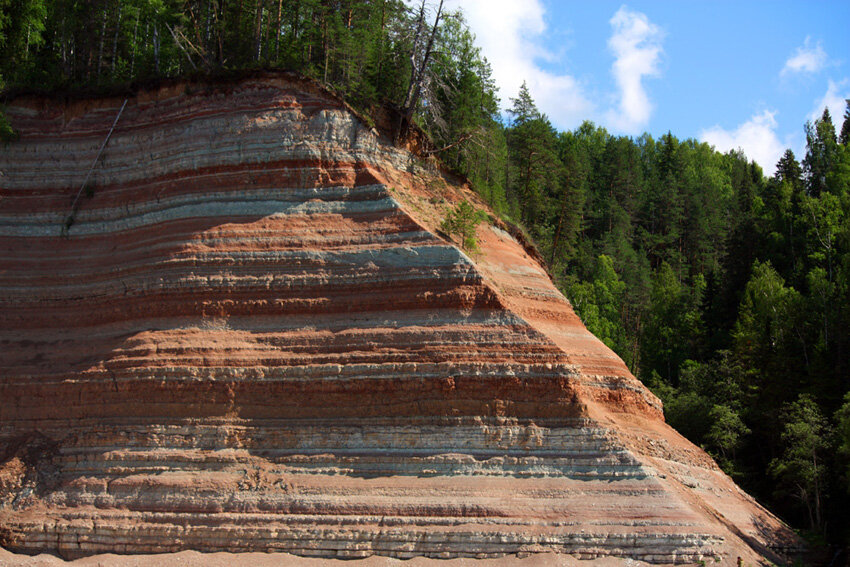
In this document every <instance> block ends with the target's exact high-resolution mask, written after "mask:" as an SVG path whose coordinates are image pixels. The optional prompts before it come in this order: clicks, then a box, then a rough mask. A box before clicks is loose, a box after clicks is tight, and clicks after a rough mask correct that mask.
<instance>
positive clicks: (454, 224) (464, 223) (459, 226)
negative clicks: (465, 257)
mask: <svg viewBox="0 0 850 567" xmlns="http://www.w3.org/2000/svg"><path fill="white" fill-rule="evenodd" d="M484 218H485V215H484V212H483V211H481V210H479V209H476V208H475V207H473V206H472V205H471V204H470V203H469V201H467V200H465V199H464V200H463V201H461V202H460V203H458V204H457V205H456V206H455V207H454V208H453V209H452V210H451V211H449V213H448V214H447V215H446V218H445V219H444V220H443V222H442V224H441V225H440V228H441V229H442V230H443V232H445V233H446V234H448V235H449V236H453V235H457V236H458V237H460V242H461V246H463V247H464V248H465V249H466V250H469V251H475V250H477V249H478V241H477V240H476V238H475V229H476V227H478V224H479V223H480V222H481V221H483V220H484Z"/></svg>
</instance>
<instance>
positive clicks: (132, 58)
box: [130, 9, 142, 78]
mask: <svg viewBox="0 0 850 567" xmlns="http://www.w3.org/2000/svg"><path fill="white" fill-rule="evenodd" d="M141 16H142V11H141V9H140V10H139V11H138V12H137V13H136V23H135V24H134V25H133V52H132V54H131V55H130V78H133V73H134V72H135V69H136V32H138V31H139V18H141Z"/></svg>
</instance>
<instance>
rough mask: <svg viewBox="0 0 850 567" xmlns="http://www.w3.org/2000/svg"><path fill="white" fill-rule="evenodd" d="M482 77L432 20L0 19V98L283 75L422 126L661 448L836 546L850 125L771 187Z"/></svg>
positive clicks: (823, 121)
mask: <svg viewBox="0 0 850 567" xmlns="http://www.w3.org/2000/svg"><path fill="white" fill-rule="evenodd" d="M483 55H484V54H481V53H480V52H479V50H478V49H477V48H475V46H474V43H473V37H472V36H471V34H470V33H469V31H468V29H467V28H466V26H465V24H464V22H463V18H462V15H461V14H460V13H456V12H447V11H445V10H444V9H443V7H442V5H441V4H440V3H439V0H432V1H431V2H430V3H428V4H424V3H423V4H421V5H416V6H414V7H411V8H408V7H407V6H406V4H405V3H403V2H401V1H400V0H189V1H176V0H99V1H98V0H91V1H87V2H80V1H73V0H54V1H48V0H0V89H2V88H6V89H8V88H16V87H17V88H23V89H34V88H37V89H69V88H80V87H82V88H86V89H90V90H91V89H99V88H109V87H110V86H114V85H123V84H127V83H129V82H132V81H140V80H147V79H157V78H160V77H169V76H185V75H192V74H195V73H198V74H204V73H210V72H218V71H222V70H224V71H227V70H238V69H249V68H270V67H277V68H285V69H291V70H296V71H299V72H301V73H304V74H306V75H308V76H311V77H313V78H315V79H317V80H319V81H322V82H324V83H325V84H328V85H329V86H331V87H332V88H333V89H334V90H335V91H337V92H339V93H340V94H341V95H343V96H344V97H345V98H346V99H347V100H348V101H349V102H350V103H351V104H353V105H354V106H355V107H357V108H359V109H361V110H364V111H366V112H368V111H369V110H370V109H372V108H376V107H379V106H389V107H391V108H393V109H394V110H395V111H396V112H395V114H396V115H397V116H398V117H399V121H398V124H397V129H396V132H395V135H403V134H404V130H405V125H406V123H408V122H415V123H417V124H418V125H419V126H420V127H422V128H423V129H425V131H426V132H428V134H429V135H430V136H431V138H432V140H433V142H434V148H435V152H436V153H438V154H439V155H440V157H441V159H442V160H443V161H444V162H445V163H446V164H448V165H450V166H451V167H453V168H454V169H456V170H457V171H459V172H461V173H463V174H464V175H466V176H467V177H468V178H469V179H470V180H471V182H472V183H473V185H474V186H475V188H476V189H477V190H478V192H479V193H480V194H481V195H482V197H483V198H484V199H485V200H487V201H488V202H489V203H490V204H491V205H492V206H493V208H494V209H495V210H496V211H497V212H498V213H499V214H501V215H502V216H503V217H505V219H506V220H509V221H511V222H514V223H515V224H517V225H520V226H521V227H522V228H523V229H524V230H525V231H526V232H527V233H528V234H529V235H530V236H531V237H532V238H533V240H534V241H535V242H536V243H537V246H538V247H539V249H540V252H541V253H542V255H543V256H544V257H545V258H546V260H547V261H548V263H549V267H550V270H551V273H552V274H553V277H554V278H555V280H556V283H557V284H558V285H559V286H560V287H561V289H562V290H564V292H565V293H566V295H567V296H568V297H569V298H570V299H571V300H572V302H573V304H574V305H575V307H576V309H577V311H578V312H579V313H580V314H581V316H582V318H583V320H584V321H585V323H586V324H587V326H588V327H589V328H590V330H591V331H592V332H594V333H595V334H596V335H597V336H598V337H600V338H601V339H602V340H603V341H605V343H606V344H608V345H609V346H611V348H613V349H614V350H615V351H616V352H617V353H618V354H619V355H620V356H622V357H623V359H624V360H625V361H626V363H627V364H628V365H629V367H630V368H631V369H632V371H633V372H634V373H635V374H636V375H637V376H638V377H639V378H640V379H641V380H643V381H644V383H646V384H647V385H649V386H650V387H651V388H652V389H653V390H654V391H655V392H656V393H657V394H658V395H659V396H660V397H661V398H662V399H663V401H664V403H665V412H666V415H667V419H668V420H669V422H670V423H671V424H672V425H673V426H674V427H676V428H677V429H679V431H681V432H682V433H683V434H685V435H686V436H688V437H689V438H690V439H691V440H693V441H694V442H695V443H697V444H699V445H701V446H703V447H704V448H706V450H708V451H709V452H710V453H711V454H712V455H714V456H715V457H716V458H717V460H718V462H719V463H720V464H721V466H723V468H724V469H725V470H726V471H727V472H729V473H730V474H732V475H733V476H734V477H735V478H736V480H737V481H738V482H739V483H741V484H742V485H743V486H744V487H745V488H746V489H747V490H748V491H750V492H752V493H753V494H755V495H756V496H758V497H759V498H760V499H761V500H762V501H763V502H765V503H767V504H768V505H769V506H770V507H771V508H772V509H773V510H775V511H776V512H777V513H779V514H780V515H781V516H783V517H784V518H785V519H787V520H788V521H790V522H791V523H792V524H793V525H795V526H797V527H799V528H801V529H805V530H808V531H809V532H810V533H812V534H815V535H816V536H819V537H826V538H827V539H828V540H831V541H841V542H845V543H847V542H850V523H848V519H847V518H848V516H847V514H846V510H847V508H848V506H850V488H848V487H850V397H848V391H850V147H848V143H850V141H848V138H850V106H848V112H847V113H846V114H845V116H843V117H838V118H837V120H836V121H835V122H834V121H833V117H830V116H829V115H828V114H827V113H824V115H823V116H822V117H821V118H820V119H819V120H817V121H815V123H814V124H808V125H806V126H805V129H806V137H807V145H806V152H805V155H803V156H799V158H798V157H797V156H794V155H793V153H791V151H790V150H789V151H788V152H786V154H785V155H784V156H783V158H782V159H781V160H780V162H779V164H777V170H776V173H775V175H773V176H772V177H765V175H764V172H763V170H762V169H761V168H760V167H759V166H758V165H756V164H755V163H753V162H749V161H748V160H747V158H746V157H745V156H744V155H743V154H741V153H735V152H732V153H728V154H721V153H718V152H716V151H714V150H713V149H712V148H711V147H709V146H707V145H706V144H703V143H699V142H697V141H695V140H679V139H677V138H676V137H675V136H673V135H672V134H669V133H668V134H666V135H664V136H662V137H661V138H660V139H658V140H656V139H653V138H652V137H651V136H649V135H646V134H645V135H643V136H641V137H639V138H637V139H634V138H628V137H617V136H612V135H611V134H609V133H608V132H606V131H605V130H604V129H601V128H598V127H596V126H594V125H593V124H591V123H585V124H582V125H581V126H580V127H579V128H577V129H576V130H573V131H571V132H558V131H556V130H555V129H554V128H553V127H552V125H551V124H550V122H549V120H548V119H547V118H546V116H544V115H542V114H541V113H540V112H539V111H538V109H537V108H536V106H535V103H534V101H533V100H532V98H531V96H530V95H529V93H528V90H527V89H525V88H523V89H522V90H521V91H520V93H519V94H518V96H517V98H515V99H511V104H510V106H511V109H510V111H509V116H508V119H507V120H502V118H501V116H500V114H499V100H498V96H497V92H496V88H495V86H494V84H493V81H492V79H491V73H490V67H489V65H488V64H487V62H486V59H485V58H484V56H483ZM0 134H3V135H4V136H5V137H9V136H10V135H12V133H11V132H10V130H9V128H8V125H7V124H5V122H4V121H3V120H2V114H0ZM764 165H765V166H768V165H771V166H772V165H774V164H764Z"/></svg>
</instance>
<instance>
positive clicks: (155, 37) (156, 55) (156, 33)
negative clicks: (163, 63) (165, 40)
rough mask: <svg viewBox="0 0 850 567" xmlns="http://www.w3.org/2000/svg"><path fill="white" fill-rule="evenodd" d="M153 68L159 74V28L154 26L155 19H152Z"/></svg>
mask: <svg viewBox="0 0 850 567" xmlns="http://www.w3.org/2000/svg"><path fill="white" fill-rule="evenodd" d="M153 68H154V72H155V73H156V75H157V76H159V29H158V28H157V27H156V19H154V21H153Z"/></svg>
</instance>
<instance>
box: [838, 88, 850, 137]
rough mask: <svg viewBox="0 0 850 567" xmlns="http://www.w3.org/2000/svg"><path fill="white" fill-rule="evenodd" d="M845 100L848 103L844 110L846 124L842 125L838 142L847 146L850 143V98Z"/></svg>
mask: <svg viewBox="0 0 850 567" xmlns="http://www.w3.org/2000/svg"><path fill="white" fill-rule="evenodd" d="M844 102H846V103H847V108H846V109H845V110H844V124H842V125H841V135H839V136H838V143H839V144H842V145H844V146H846V145H848V143H850V98H848V99H846V100H845V101H844Z"/></svg>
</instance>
